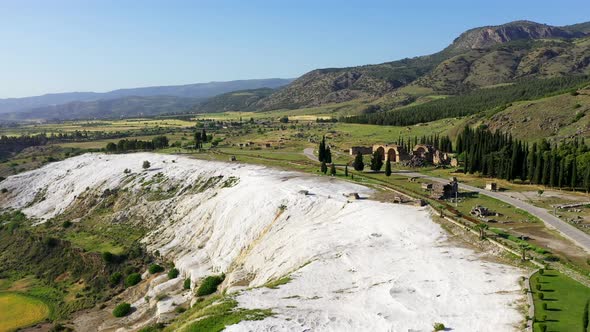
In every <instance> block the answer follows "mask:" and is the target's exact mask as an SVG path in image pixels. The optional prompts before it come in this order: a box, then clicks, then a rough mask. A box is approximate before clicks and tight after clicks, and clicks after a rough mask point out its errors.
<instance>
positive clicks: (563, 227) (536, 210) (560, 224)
mask: <svg viewBox="0 0 590 332" xmlns="http://www.w3.org/2000/svg"><path fill="white" fill-rule="evenodd" d="M395 174H399V175H403V176H408V177H420V178H425V179H428V180H430V181H436V182H440V183H448V182H449V180H447V179H442V178H437V177H433V176H427V175H424V174H420V173H416V172H404V171H400V172H395ZM459 188H460V189H463V190H467V191H474V192H477V193H480V194H482V195H486V196H489V197H492V198H495V199H497V200H500V201H502V202H505V203H508V204H510V205H513V206H516V207H517V208H519V209H522V210H525V211H527V212H528V213H530V214H532V215H533V216H535V217H537V218H539V219H541V220H542V221H543V222H544V223H545V225H546V226H547V227H549V228H553V229H555V230H557V231H558V232H560V233H561V234H562V235H563V236H565V237H566V238H568V239H570V240H572V241H573V242H574V243H576V244H577V245H579V246H580V247H582V248H583V249H584V250H586V252H588V253H590V235H588V234H586V233H584V232H583V231H581V230H579V229H577V228H575V227H574V226H572V225H570V224H568V223H566V222H564V221H563V220H561V219H559V218H557V217H556V216H554V215H552V214H550V213H549V212H548V211H547V210H546V209H543V208H540V207H537V206H534V205H532V204H529V203H527V202H524V201H521V200H519V199H516V198H514V197H511V196H509V195H508V193H503V192H494V191H487V190H484V189H481V188H477V187H473V186H469V185H466V184H461V183H459Z"/></svg>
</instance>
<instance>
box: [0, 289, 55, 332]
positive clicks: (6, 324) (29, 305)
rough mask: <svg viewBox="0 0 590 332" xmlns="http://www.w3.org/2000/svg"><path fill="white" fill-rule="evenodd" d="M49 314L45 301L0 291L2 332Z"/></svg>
mask: <svg viewBox="0 0 590 332" xmlns="http://www.w3.org/2000/svg"><path fill="white" fill-rule="evenodd" d="M48 316H49V307H48V306H47V305H46V304H45V303H43V301H41V300H39V299H36V298H34V297H30V296H26V295H22V294H19V293H13V292H7V293H0V332H5V331H14V330H16V329H18V328H21V327H26V326H29V325H32V324H35V323H38V322H40V321H43V320H44V319H46V318H47V317H48Z"/></svg>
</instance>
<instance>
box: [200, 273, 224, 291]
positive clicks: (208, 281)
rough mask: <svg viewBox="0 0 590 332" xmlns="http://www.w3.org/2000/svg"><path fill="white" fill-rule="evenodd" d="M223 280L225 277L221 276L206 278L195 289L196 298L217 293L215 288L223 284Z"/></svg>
mask: <svg viewBox="0 0 590 332" xmlns="http://www.w3.org/2000/svg"><path fill="white" fill-rule="evenodd" d="M223 279H225V275H223V274H222V275H219V276H208V277H207V278H205V279H204V280H203V282H202V283H201V285H200V286H199V288H198V289H197V296H205V295H209V294H213V293H215V292H216V291H217V286H219V284H221V283H222V282H223Z"/></svg>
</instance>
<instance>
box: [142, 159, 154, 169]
mask: <svg viewBox="0 0 590 332" xmlns="http://www.w3.org/2000/svg"><path fill="white" fill-rule="evenodd" d="M150 166H152V165H151V164H150V162H149V161H147V160H145V161H144V162H143V164H141V167H143V169H148V168H150Z"/></svg>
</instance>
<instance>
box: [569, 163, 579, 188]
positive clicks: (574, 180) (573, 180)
mask: <svg viewBox="0 0 590 332" xmlns="http://www.w3.org/2000/svg"><path fill="white" fill-rule="evenodd" d="M577 186H578V163H577V161H576V158H575V157H574V158H573V159H572V171H571V174H570V187H572V190H576V187H577Z"/></svg>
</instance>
